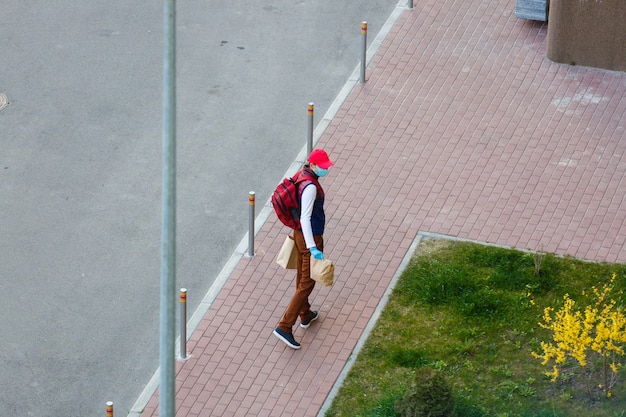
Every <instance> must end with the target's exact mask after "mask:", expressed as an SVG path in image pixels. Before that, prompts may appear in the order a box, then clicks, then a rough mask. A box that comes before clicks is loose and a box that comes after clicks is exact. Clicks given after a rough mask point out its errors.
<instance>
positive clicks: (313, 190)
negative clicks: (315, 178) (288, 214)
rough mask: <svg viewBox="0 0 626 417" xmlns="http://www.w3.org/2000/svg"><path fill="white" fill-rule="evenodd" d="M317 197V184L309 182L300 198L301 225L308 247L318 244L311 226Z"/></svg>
mask: <svg viewBox="0 0 626 417" xmlns="http://www.w3.org/2000/svg"><path fill="white" fill-rule="evenodd" d="M316 197H317V187H316V186H315V184H309V185H307V186H306V187H304V189H303V190H302V199H301V200H300V203H301V205H300V226H301V227H302V234H303V235H304V241H305V242H306V247H307V249H311V248H313V247H315V246H316V244H315V240H314V239H313V228H312V227H311V215H312V214H313V204H314V203H315V198H316Z"/></svg>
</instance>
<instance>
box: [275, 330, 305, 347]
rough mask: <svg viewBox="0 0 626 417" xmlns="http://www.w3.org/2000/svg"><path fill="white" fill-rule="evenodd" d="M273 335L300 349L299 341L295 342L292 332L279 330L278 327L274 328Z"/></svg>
mask: <svg viewBox="0 0 626 417" xmlns="http://www.w3.org/2000/svg"><path fill="white" fill-rule="evenodd" d="M274 336H276V337H277V338H279V339H280V340H282V341H283V342H285V344H286V345H287V346H289V347H290V348H292V349H300V343H298V342H296V339H294V338H293V334H291V333H287V332H285V331H282V330H280V329H279V328H278V327H277V328H275V329H274Z"/></svg>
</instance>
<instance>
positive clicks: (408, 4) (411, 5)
mask: <svg viewBox="0 0 626 417" xmlns="http://www.w3.org/2000/svg"><path fill="white" fill-rule="evenodd" d="M407 7H408V8H409V9H412V8H413V0H408V1H407Z"/></svg>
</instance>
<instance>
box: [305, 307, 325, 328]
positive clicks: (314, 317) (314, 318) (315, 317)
mask: <svg viewBox="0 0 626 417" xmlns="http://www.w3.org/2000/svg"><path fill="white" fill-rule="evenodd" d="M319 316H320V315H319V314H317V310H315V311H313V317H311V318H310V319H308V320H307V321H302V322H300V327H302V328H303V329H308V328H309V326H310V325H311V323H313V322H314V321H315V320H317V318H318V317H319Z"/></svg>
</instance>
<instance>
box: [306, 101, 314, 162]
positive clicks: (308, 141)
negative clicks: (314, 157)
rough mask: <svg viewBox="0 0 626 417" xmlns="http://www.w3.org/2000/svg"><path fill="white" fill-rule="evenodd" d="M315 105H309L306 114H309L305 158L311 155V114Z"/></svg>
mask: <svg viewBox="0 0 626 417" xmlns="http://www.w3.org/2000/svg"><path fill="white" fill-rule="evenodd" d="M314 109H315V105H314V104H313V103H309V106H308V114H309V124H308V128H307V136H306V137H307V142H306V155H307V158H308V156H309V155H310V154H311V151H312V150H313V113H314Z"/></svg>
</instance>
